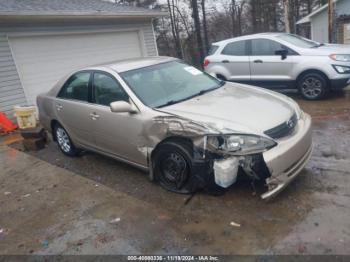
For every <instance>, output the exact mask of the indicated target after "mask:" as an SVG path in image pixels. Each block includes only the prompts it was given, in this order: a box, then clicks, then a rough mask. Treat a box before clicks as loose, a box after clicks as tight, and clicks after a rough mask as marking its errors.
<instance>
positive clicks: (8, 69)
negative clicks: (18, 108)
mask: <svg viewBox="0 0 350 262" xmlns="http://www.w3.org/2000/svg"><path fill="white" fill-rule="evenodd" d="M25 103H26V99H25V96H24V92H23V88H22V86H21V82H20V80H19V76H18V73H17V70H16V66H15V63H14V61H13V58H12V55H11V50H10V47H9V44H8V41H7V37H6V35H5V34H0V111H1V112H3V113H5V114H6V115H7V117H9V118H10V119H14V116H13V107H14V106H15V105H23V104H25Z"/></svg>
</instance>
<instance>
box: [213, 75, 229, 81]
mask: <svg viewBox="0 0 350 262" xmlns="http://www.w3.org/2000/svg"><path fill="white" fill-rule="evenodd" d="M216 78H217V79H220V80H222V81H227V79H226V78H225V77H224V76H223V75H220V74H217V75H216Z"/></svg>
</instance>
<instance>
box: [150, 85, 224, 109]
mask: <svg viewBox="0 0 350 262" xmlns="http://www.w3.org/2000/svg"><path fill="white" fill-rule="evenodd" d="M223 85H225V81H221V82H220V85H219V86H217V87H215V88H211V89H207V90H201V91H199V92H198V93H195V94H194V95H191V96H188V97H186V98H183V99H179V100H170V101H168V102H166V103H165V104H163V105H160V106H156V108H161V107H165V106H171V105H173V104H177V103H180V102H183V101H186V100H189V99H191V98H194V97H196V96H201V95H204V94H205V93H209V92H211V91H213V90H216V89H218V88H220V87H222V86H223Z"/></svg>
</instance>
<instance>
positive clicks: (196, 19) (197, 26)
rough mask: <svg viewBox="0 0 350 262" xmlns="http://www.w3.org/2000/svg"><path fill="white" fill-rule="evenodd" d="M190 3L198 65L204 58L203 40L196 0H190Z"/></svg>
mask: <svg viewBox="0 0 350 262" xmlns="http://www.w3.org/2000/svg"><path fill="white" fill-rule="evenodd" d="M191 5H192V17H193V20H194V28H195V31H196V38H197V45H198V51H199V65H201V64H202V62H203V60H204V48H203V41H202V36H201V23H200V20H199V13H198V3H197V0H191Z"/></svg>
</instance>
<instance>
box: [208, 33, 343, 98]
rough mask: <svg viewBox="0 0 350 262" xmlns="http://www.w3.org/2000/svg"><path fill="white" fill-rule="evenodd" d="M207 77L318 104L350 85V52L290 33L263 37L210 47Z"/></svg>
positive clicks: (220, 43)
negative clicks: (293, 93) (290, 92)
mask: <svg viewBox="0 0 350 262" xmlns="http://www.w3.org/2000/svg"><path fill="white" fill-rule="evenodd" d="M204 69H205V71H206V72H207V73H209V74H211V75H214V76H216V77H217V78H220V79H222V80H227V81H234V82H241V83H242V82H243V83H250V84H252V85H258V86H262V87H265V88H270V89H296V88H297V89H298V90H299V92H300V93H301V94H302V95H303V97H304V98H306V99H310V100H316V99H320V98H322V97H324V96H325V95H326V94H327V93H328V92H329V91H331V90H336V89H342V88H344V87H346V86H347V85H348V84H350V81H349V78H350V46H348V45H333V44H332V45H331V44H321V43H317V42H314V41H311V40H309V39H306V38H303V37H300V36H297V35H292V34H286V33H262V34H255V35H248V36H242V37H237V38H232V39H228V40H224V41H221V42H217V43H214V44H212V46H211V50H210V51H209V56H207V57H206V58H205V60H204Z"/></svg>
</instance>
